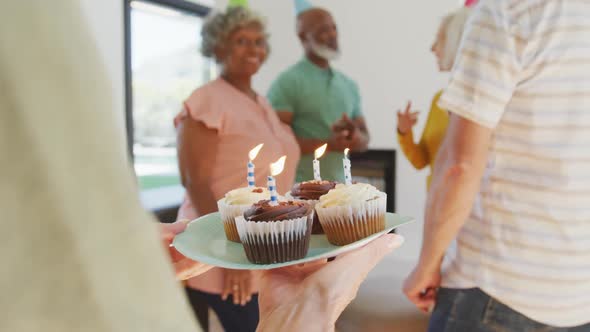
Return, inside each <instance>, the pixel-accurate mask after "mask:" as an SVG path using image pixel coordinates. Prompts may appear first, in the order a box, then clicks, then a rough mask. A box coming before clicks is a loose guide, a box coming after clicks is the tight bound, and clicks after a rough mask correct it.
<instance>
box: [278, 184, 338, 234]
mask: <svg viewBox="0 0 590 332" xmlns="http://www.w3.org/2000/svg"><path fill="white" fill-rule="evenodd" d="M336 184H337V183H336V182H334V181H326V180H322V181H316V180H313V181H305V182H301V183H296V184H295V185H294V186H293V189H291V192H290V193H288V194H287V197H288V198H289V197H290V198H292V199H294V200H301V201H305V202H307V203H308V204H309V205H311V207H312V208H315V205H316V204H317V203H318V202H319V201H320V197H321V196H323V195H325V194H327V193H328V191H330V190H331V189H334V187H336ZM311 234H324V230H323V229H322V225H321V224H320V221H319V219H318V216H317V214H314V218H313V226H312V228H311Z"/></svg>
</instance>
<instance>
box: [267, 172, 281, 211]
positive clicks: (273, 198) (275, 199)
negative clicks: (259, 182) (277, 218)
mask: <svg viewBox="0 0 590 332" xmlns="http://www.w3.org/2000/svg"><path fill="white" fill-rule="evenodd" d="M268 191H270V205H277V204H279V195H278V194H277V183H276V181H275V178H274V177H273V176H269V177H268Z"/></svg>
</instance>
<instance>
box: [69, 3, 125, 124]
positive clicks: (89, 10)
mask: <svg viewBox="0 0 590 332" xmlns="http://www.w3.org/2000/svg"><path fill="white" fill-rule="evenodd" d="M80 4H81V8H82V12H83V13H84V16H85V18H86V20H87V22H88V23H89V25H90V29H91V32H92V34H93V37H94V40H95V42H96V44H97V45H98V50H99V52H100V53H101V57H102V59H103V61H104V65H105V69H106V71H107V74H108V75H109V77H110V79H111V84H112V87H113V110H114V113H115V114H118V115H119V117H118V118H117V119H118V120H119V121H118V122H117V124H118V126H119V127H120V130H122V131H125V53H124V29H123V1H121V0H100V1H97V0H81V1H80Z"/></svg>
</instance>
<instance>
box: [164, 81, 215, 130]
mask: <svg viewBox="0 0 590 332" xmlns="http://www.w3.org/2000/svg"><path fill="white" fill-rule="evenodd" d="M217 99H219V98H216V95H215V94H212V93H210V91H208V88H200V89H197V90H195V92H193V93H192V94H191V95H190V97H188V98H187V99H186V101H185V102H184V104H183V110H182V111H181V112H180V114H179V115H178V116H177V118H178V117H180V118H183V117H186V116H190V117H191V118H192V119H193V120H195V121H199V122H202V123H203V124H204V125H205V126H206V127H207V128H209V129H214V130H217V131H218V132H221V131H223V128H224V114H225V112H224V109H225V107H223V106H222V105H219V100H217ZM176 122H177V120H176V119H175V123H176Z"/></svg>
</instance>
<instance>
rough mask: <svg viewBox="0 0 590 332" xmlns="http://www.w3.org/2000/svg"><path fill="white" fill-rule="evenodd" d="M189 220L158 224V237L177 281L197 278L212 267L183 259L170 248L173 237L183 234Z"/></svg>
mask: <svg viewBox="0 0 590 332" xmlns="http://www.w3.org/2000/svg"><path fill="white" fill-rule="evenodd" d="M188 222H189V220H181V221H177V222H175V223H173V224H163V223H162V224H160V225H159V226H160V236H161V239H162V242H163V243H164V247H165V248H166V250H167V251H168V253H169V255H170V259H171V261H172V264H173V265H174V270H175V271H176V278H177V279H178V280H186V279H190V278H192V277H195V276H198V275H200V274H203V273H205V272H207V271H209V270H210V269H211V268H212V266H209V265H205V264H203V263H199V262H195V261H193V260H191V259H188V258H186V257H184V256H183V255H182V254H181V253H179V252H178V251H177V250H176V249H175V248H174V247H172V246H171V244H172V241H173V240H174V237H175V236H176V235H177V234H180V233H182V232H184V230H185V229H186V227H187V224H188Z"/></svg>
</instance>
